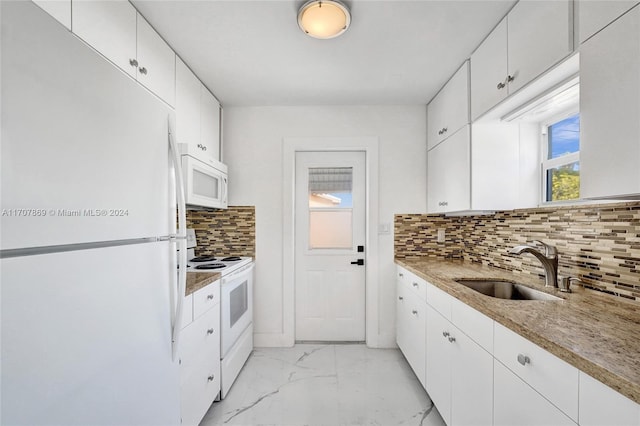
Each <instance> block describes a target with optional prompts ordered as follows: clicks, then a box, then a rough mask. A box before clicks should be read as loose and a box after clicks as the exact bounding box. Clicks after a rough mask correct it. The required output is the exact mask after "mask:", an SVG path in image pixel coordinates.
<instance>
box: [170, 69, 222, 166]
mask: <svg viewBox="0 0 640 426" xmlns="http://www.w3.org/2000/svg"><path fill="white" fill-rule="evenodd" d="M176 135H177V136H176V140H177V141H178V143H180V144H181V145H180V148H181V149H182V153H183V154H188V155H190V156H192V157H195V158H197V159H198V160H200V161H202V162H205V163H207V164H212V165H215V164H216V163H217V162H218V161H220V103H219V102H218V101H217V100H216V98H215V97H214V96H213V95H212V94H211V92H209V90H207V88H206V87H205V86H204V85H203V84H202V83H201V82H200V80H198V77H196V75H195V74H194V73H192V72H191V70H190V69H189V68H188V67H187V66H186V65H185V63H184V62H182V60H181V59H180V58H177V62H176Z"/></svg>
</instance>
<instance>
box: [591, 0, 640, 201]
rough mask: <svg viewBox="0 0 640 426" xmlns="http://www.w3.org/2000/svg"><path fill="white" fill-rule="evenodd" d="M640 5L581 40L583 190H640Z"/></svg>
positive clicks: (618, 193)
mask: <svg viewBox="0 0 640 426" xmlns="http://www.w3.org/2000/svg"><path fill="white" fill-rule="evenodd" d="M639 141H640V5H638V6H636V7H635V8H634V9H632V10H631V11H629V12H627V13H626V14H625V15H623V16H622V17H620V18H619V19H618V20H616V21H615V22H613V23H612V24H611V25H609V26H608V27H606V28H604V29H603V30H602V31H600V32H599V33H598V34H596V35H594V36H593V37H591V38H590V39H589V40H587V41H586V42H585V43H583V44H582V45H581V46H580V195H581V197H583V198H621V197H634V196H635V197H637V196H638V194H640V168H639V167H638V164H640V142H639Z"/></svg>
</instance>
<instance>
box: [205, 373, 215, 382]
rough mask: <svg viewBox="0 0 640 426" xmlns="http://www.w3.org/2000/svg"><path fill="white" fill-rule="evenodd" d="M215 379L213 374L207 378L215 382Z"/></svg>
mask: <svg viewBox="0 0 640 426" xmlns="http://www.w3.org/2000/svg"><path fill="white" fill-rule="evenodd" d="M213 379H215V377H213V374H212V375H210V376H209V377H207V380H208V381H210V382H213Z"/></svg>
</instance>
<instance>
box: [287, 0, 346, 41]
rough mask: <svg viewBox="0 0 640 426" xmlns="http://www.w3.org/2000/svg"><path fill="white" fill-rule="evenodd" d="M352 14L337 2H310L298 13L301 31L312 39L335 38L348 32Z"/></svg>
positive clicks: (331, 0)
mask: <svg viewBox="0 0 640 426" xmlns="http://www.w3.org/2000/svg"><path fill="white" fill-rule="evenodd" d="M350 24H351V13H349V9H347V6H345V5H344V4H342V3H341V2H339V1H337V0H310V1H308V2H306V3H305V4H303V5H302V7H301V8H300V10H299V11H298V25H299V26H300V29H301V30H302V31H304V32H305V33H306V34H308V35H310V36H311V37H315V38H321V39H327V38H334V37H337V36H339V35H340V34H342V33H344V32H345V31H347V28H349V25H350Z"/></svg>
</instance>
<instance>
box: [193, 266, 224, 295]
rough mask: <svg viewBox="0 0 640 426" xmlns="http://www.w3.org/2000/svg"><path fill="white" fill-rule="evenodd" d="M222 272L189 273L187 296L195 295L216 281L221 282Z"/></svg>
mask: <svg viewBox="0 0 640 426" xmlns="http://www.w3.org/2000/svg"><path fill="white" fill-rule="evenodd" d="M221 276H222V275H220V272H190V271H187V288H186V292H185V296H189V295H190V294H193V293H195V292H196V291H198V290H200V289H201V288H203V287H206V286H208V285H209V284H211V283H212V282H214V281H215V280H219V279H220V277H221Z"/></svg>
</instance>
